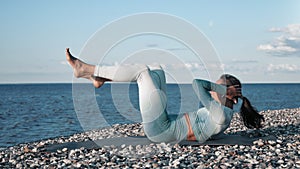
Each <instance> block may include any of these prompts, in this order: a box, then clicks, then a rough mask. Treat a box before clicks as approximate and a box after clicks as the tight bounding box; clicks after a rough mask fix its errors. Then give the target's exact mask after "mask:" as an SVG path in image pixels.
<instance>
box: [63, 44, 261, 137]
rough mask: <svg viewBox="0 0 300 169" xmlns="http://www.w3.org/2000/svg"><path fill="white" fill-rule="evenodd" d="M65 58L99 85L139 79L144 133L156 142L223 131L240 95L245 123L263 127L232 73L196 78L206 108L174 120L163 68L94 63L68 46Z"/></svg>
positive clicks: (78, 73) (78, 72)
mask: <svg viewBox="0 0 300 169" xmlns="http://www.w3.org/2000/svg"><path fill="white" fill-rule="evenodd" d="M66 57H67V60H68V62H69V64H70V65H71V66H72V67H73V69H74V75H75V77H77V78H86V79H89V80H91V81H92V82H93V84H94V86H95V87H96V88H99V87H101V86H102V85H103V84H104V82H105V81H114V82H137V84H138V88H139V105H140V112H141V115H142V120H143V127H144V132H145V134H146V136H147V137H148V138H149V139H150V140H151V141H153V142H171V141H180V140H193V141H199V142H205V141H206V140H207V139H209V138H212V137H215V136H217V135H219V134H221V133H223V132H224V131H225V130H226V129H227V127H228V126H229V124H230V121H231V119H232V116H233V110H232V109H233V105H234V104H236V103H237V102H238V98H241V99H242V100H243V104H242V107H241V112H240V115H241V117H242V120H243V122H244V124H245V125H246V126H247V127H248V128H260V127H262V126H261V121H262V120H263V117H262V115H259V114H258V112H257V111H256V110H255V109H254V108H253V107H252V106H251V104H250V102H249V100H248V99H247V98H246V97H244V96H242V93H241V87H242V86H241V83H240V81H239V80H238V79H237V78H235V77H233V76H231V75H227V74H226V75H222V76H221V77H220V79H219V80H217V82H216V83H212V82H209V81H206V80H200V79H195V80H193V88H194V90H195V92H196V94H197V96H198V98H199V99H200V101H201V102H202V104H203V105H204V107H203V108H200V109H198V110H197V111H196V112H189V113H185V114H182V115H180V116H179V117H177V118H176V119H172V118H170V116H168V113H167V111H166V103H167V97H166V79H165V74H164V71H163V70H162V69H161V67H149V66H146V65H128V66H117V67H116V66H94V65H90V64H86V63H84V62H82V61H80V60H79V59H77V58H75V57H73V56H72V54H71V53H70V51H69V49H68V48H67V49H66Z"/></svg>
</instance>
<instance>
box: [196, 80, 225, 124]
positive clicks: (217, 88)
mask: <svg viewBox="0 0 300 169" xmlns="http://www.w3.org/2000/svg"><path fill="white" fill-rule="evenodd" d="M193 88H194V90H195V92H196V94H197V96H198V98H199V100H200V101H201V103H202V104H203V105H204V106H205V107H206V109H207V110H208V111H209V112H210V114H211V116H212V119H213V120H214V121H215V122H216V123H218V124H224V123H225V120H226V118H225V116H224V107H223V106H222V105H221V103H219V102H217V101H216V100H214V99H213V98H212V96H211V94H210V91H214V92H217V93H218V94H220V95H226V90H227V88H226V86H224V85H219V84H216V83H213V82H210V81H207V80H201V79H194V80H193Z"/></svg>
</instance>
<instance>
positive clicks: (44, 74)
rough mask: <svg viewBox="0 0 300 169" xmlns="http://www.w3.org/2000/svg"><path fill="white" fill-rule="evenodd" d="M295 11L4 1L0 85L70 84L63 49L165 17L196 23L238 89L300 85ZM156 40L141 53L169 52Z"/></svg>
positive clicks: (238, 4) (289, 4) (208, 4)
mask: <svg viewBox="0 0 300 169" xmlns="http://www.w3.org/2000/svg"><path fill="white" fill-rule="evenodd" d="M299 9H300V1H296V0H295V1H290V0H286V1H283V0H282V1H280V0H279V1H271V0H266V1H258V0H254V1H233V0H230V1H171V0H169V1H155V0H154V1H79V0H74V1H73V0H72V1H71V0H64V1H60V0H51V1H50V0H49V1H37V0H34V1H33V0H27V1H21V0H19V1H17V0H2V1H0V18H1V22H2V23H1V27H0V37H1V38H0V83H40V82H45V83H46V82H72V70H71V69H70V67H69V66H68V65H67V64H66V62H65V60H64V58H65V56H64V50H65V48H66V47H70V48H71V50H72V52H73V53H74V54H75V55H79V54H80V51H81V50H82V48H83V46H84V44H85V43H86V42H87V40H88V39H89V38H90V37H91V36H92V35H93V34H94V33H95V32H96V31H97V30H99V29H100V28H101V27H103V26H105V25H106V24H108V23H110V22H112V21H114V20H117V19H118V18H120V17H124V16H128V15H132V14H137V13H143V12H158V13H160V12H161V13H166V14H170V15H173V16H178V17H180V18H183V19H185V20H186V21H188V22H190V23H192V24H194V25H195V26H196V27H197V28H198V29H199V30H201V31H202V32H203V34H205V36H206V37H207V38H208V39H209V40H210V41H211V43H212V44H213V45H214V47H215V49H216V51H217V53H218V55H219V57H220V60H221V62H222V67H223V68H224V70H225V72H226V73H231V74H234V75H236V76H237V77H239V78H240V79H241V80H242V82H246V83H256V82H260V83H271V82H300V80H299V79H300V78H299V73H300V12H298V11H299ZM129 28H130V27H129ZM174 29H175V28H174ZM145 39H147V38H145ZM149 39H151V38H149ZM152 39H153V37H152ZM154 39H155V37H154ZM162 39H163V38H160V39H158V40H156V41H155V42H154V43H151V42H147V43H145V44H143V45H144V48H147V47H149V46H152V47H153V46H155V47H157V48H163V49H164V50H167V49H165V48H164V47H163V46H160V45H158V44H157V43H156V42H157V41H160V40H161V41H163V40H162ZM170 44H172V43H170ZM130 45H134V43H124V44H123V46H125V47H123V48H126V47H129V46H130ZM169 47H171V46H169ZM120 50H121V49H120ZM181 52H184V51H181ZM118 53H119V54H120V53H122V51H119V52H118ZM187 54H188V51H187V52H186V53H185V55H187ZM93 64H96V63H93ZM186 64H187V66H190V67H193V66H195V65H194V64H193V63H186ZM194 68H195V67H194ZM199 78H201V77H199Z"/></svg>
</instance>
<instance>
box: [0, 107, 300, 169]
mask: <svg viewBox="0 0 300 169" xmlns="http://www.w3.org/2000/svg"><path fill="white" fill-rule="evenodd" d="M260 113H261V114H263V115H264V117H265V122H264V124H265V126H264V128H263V129H261V130H259V131H256V130H249V129H247V128H245V127H244V126H243V125H242V123H241V122H240V118H239V117H238V115H237V114H234V117H233V120H232V123H231V125H230V127H229V128H228V129H227V130H226V131H225V133H227V134H241V135H246V136H249V137H254V138H255V137H258V136H270V135H273V136H275V137H276V138H277V139H276V140H261V139H259V140H256V141H254V142H253V145H251V146H248V145H232V146H230V145H226V146H207V145H206V146H181V145H179V144H175V145H171V144H166V143H160V144H154V143H153V144H150V145H137V146H131V145H129V146H128V145H125V144H123V145H121V146H120V147H116V146H106V147H102V148H97V149H90V150H88V149H85V148H80V149H68V148H62V149H61V150H57V151H56V152H44V151H42V150H43V148H44V147H45V145H47V144H57V143H65V142H74V141H77V142H79V141H85V140H96V139H102V138H111V137H126V136H143V135H144V133H143V129H142V126H141V123H136V124H122V125H121V124H118V125H113V126H112V127H110V128H103V129H98V130H92V131H87V132H84V133H78V134H74V135H72V136H69V137H58V138H52V139H48V140H42V141H38V142H32V143H24V144H20V145H16V146H13V147H8V148H1V149H0V168H295V167H296V168H297V167H300V160H299V154H300V134H299V131H300V125H299V124H300V108H296V109H282V110H267V111H262V112H260Z"/></svg>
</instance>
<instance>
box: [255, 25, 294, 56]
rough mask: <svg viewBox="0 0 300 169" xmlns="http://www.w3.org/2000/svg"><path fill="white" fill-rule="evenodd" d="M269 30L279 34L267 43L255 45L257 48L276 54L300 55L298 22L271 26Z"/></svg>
mask: <svg viewBox="0 0 300 169" xmlns="http://www.w3.org/2000/svg"><path fill="white" fill-rule="evenodd" d="M269 31H270V32H279V33H281V35H280V36H278V37H276V38H275V39H274V40H273V41H272V42H270V43H268V44H261V45H259V46H257V50H260V51H265V52H267V53H270V54H273V55H276V56H290V55H298V56H300V24H290V25H288V26H286V27H283V28H271V29H269Z"/></svg>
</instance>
